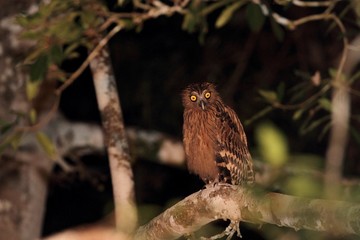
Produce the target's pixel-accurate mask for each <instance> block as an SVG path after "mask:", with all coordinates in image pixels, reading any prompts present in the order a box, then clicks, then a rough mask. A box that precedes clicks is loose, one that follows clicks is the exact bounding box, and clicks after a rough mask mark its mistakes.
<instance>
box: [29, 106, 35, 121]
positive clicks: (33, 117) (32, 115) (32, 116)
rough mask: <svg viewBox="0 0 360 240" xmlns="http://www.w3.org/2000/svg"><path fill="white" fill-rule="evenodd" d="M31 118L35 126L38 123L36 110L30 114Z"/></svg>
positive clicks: (32, 110)
mask: <svg viewBox="0 0 360 240" xmlns="http://www.w3.org/2000/svg"><path fill="white" fill-rule="evenodd" d="M29 118H30V122H31V123H32V124H34V123H35V122H36V119H37V113H36V110H35V109H34V108H32V109H31V110H30V112H29Z"/></svg>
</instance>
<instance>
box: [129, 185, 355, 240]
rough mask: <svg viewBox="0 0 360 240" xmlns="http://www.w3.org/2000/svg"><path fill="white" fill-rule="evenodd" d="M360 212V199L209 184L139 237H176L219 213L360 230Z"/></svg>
mask: <svg viewBox="0 0 360 240" xmlns="http://www.w3.org/2000/svg"><path fill="white" fill-rule="evenodd" d="M359 214H360V204H354V203H349V202H342V201H330V200H322V199H308V198H301V197H295V196H290V195H284V194H279V193H263V192H261V193H257V192H256V191H251V190H249V189H246V188H244V187H240V186H231V185H217V186H207V188H206V189H203V190H200V191H198V192H196V193H194V194H192V195H190V196H188V197H187V198H185V199H184V200H182V201H180V202H178V203H177V204H175V205H174V206H172V207H171V208H168V209H167V210H166V211H165V212H163V213H162V214H161V215H159V216H157V217H156V218H154V219H153V220H152V221H150V222H149V223H148V224H146V225H144V226H142V227H140V228H139V229H138V231H137V233H136V235H135V239H140V240H144V239H147V240H148V239H176V238H179V237H180V236H182V235H186V234H190V233H192V232H195V231H197V230H198V229H200V228H201V227H202V226H204V225H206V224H207V223H209V222H212V221H214V220H218V219H230V220H232V221H243V222H250V223H257V224H263V223H269V224H275V225H278V226H284V227H290V228H294V229H295V230H299V229H309V230H315V231H326V232H331V233H334V234H356V235H360V218H359V217H358V216H359Z"/></svg>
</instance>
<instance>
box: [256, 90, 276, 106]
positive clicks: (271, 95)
mask: <svg viewBox="0 0 360 240" xmlns="http://www.w3.org/2000/svg"><path fill="white" fill-rule="evenodd" d="M259 94H260V95H261V96H262V97H263V98H264V99H265V100H266V101H268V102H270V103H274V102H277V100H278V97H277V95H276V93H275V92H274V91H269V90H262V89H260V90H259Z"/></svg>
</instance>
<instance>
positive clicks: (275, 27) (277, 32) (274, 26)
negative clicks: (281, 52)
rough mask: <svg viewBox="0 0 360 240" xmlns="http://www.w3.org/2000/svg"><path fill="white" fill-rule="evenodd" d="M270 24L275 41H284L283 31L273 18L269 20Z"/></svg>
mask: <svg viewBox="0 0 360 240" xmlns="http://www.w3.org/2000/svg"><path fill="white" fill-rule="evenodd" d="M270 23H271V29H272V31H273V33H274V34H275V37H276V39H277V40H279V41H280V42H282V41H283V40H284V30H283V29H282V28H281V26H280V25H279V24H278V23H277V22H276V21H275V20H274V19H273V18H270Z"/></svg>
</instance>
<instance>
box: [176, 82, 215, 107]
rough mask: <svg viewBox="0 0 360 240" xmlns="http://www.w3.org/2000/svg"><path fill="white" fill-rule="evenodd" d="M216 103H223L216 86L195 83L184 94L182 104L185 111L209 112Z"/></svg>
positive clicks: (206, 83)
mask: <svg viewBox="0 0 360 240" xmlns="http://www.w3.org/2000/svg"><path fill="white" fill-rule="evenodd" d="M216 101H221V100H220V98H219V94H218V92H217V91H216V89H215V86H214V84H211V83H208V82H202V83H193V84H190V85H189V86H187V87H186V88H185V90H184V91H183V93H182V102H183V105H184V107H185V109H189V108H192V109H198V110H203V111H205V110H207V109H208V108H209V107H210V106H212V104H213V103H214V102H216Z"/></svg>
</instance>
